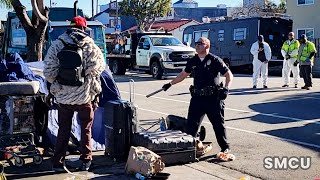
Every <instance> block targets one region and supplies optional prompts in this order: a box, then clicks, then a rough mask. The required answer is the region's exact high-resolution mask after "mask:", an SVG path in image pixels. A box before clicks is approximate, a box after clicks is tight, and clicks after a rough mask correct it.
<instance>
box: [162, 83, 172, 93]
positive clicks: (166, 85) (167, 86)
mask: <svg viewBox="0 0 320 180" xmlns="http://www.w3.org/2000/svg"><path fill="white" fill-rule="evenodd" d="M171 86H172V85H171V84H170V83H167V84H164V85H163V86H162V89H163V90H164V91H167V90H168V89H169V88H170V87H171Z"/></svg>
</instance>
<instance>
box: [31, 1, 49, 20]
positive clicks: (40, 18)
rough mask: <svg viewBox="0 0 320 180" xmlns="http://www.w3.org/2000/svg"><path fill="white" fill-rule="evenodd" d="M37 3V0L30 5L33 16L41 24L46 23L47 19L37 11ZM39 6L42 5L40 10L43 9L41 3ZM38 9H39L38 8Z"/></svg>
mask: <svg viewBox="0 0 320 180" xmlns="http://www.w3.org/2000/svg"><path fill="white" fill-rule="evenodd" d="M37 1H39V0H31V5H32V9H33V11H34V14H35V15H36V16H37V18H39V20H40V21H41V22H48V18H47V17H45V16H44V15H43V14H41V12H40V10H39V8H38V5H39V4H37ZM40 1H42V0H40ZM40 4H42V9H43V8H44V7H43V2H42V3H40ZM40 9H41V7H40ZM43 11H44V10H43Z"/></svg>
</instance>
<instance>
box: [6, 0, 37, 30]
mask: <svg viewBox="0 0 320 180" xmlns="http://www.w3.org/2000/svg"><path fill="white" fill-rule="evenodd" d="M11 3H12V6H13V9H14V11H15V12H16V14H17V16H18V18H19V20H20V22H21V24H22V26H23V27H24V29H25V30H26V31H28V30H29V29H31V28H33V26H32V23H31V20H30V18H29V16H28V14H27V11H26V7H24V6H23V5H22V4H21V2H20V0H12V1H11Z"/></svg>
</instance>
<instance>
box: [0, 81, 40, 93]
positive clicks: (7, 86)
mask: <svg viewBox="0 0 320 180" xmlns="http://www.w3.org/2000/svg"><path fill="white" fill-rule="evenodd" d="M39 88H40V83H39V81H25V82H0V95H34V94H37V93H38V91H39Z"/></svg>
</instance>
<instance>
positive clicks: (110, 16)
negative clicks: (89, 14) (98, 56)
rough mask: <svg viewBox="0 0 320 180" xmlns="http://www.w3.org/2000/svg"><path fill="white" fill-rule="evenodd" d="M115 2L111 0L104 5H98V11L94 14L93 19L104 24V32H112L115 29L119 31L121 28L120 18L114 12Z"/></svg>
mask: <svg viewBox="0 0 320 180" xmlns="http://www.w3.org/2000/svg"><path fill="white" fill-rule="evenodd" d="M115 3H116V2H111V3H109V4H106V5H101V6H100V12H99V13H98V14H96V15H95V16H94V17H93V18H94V20H97V21H100V22H101V23H102V24H103V25H105V26H106V28H105V33H114V32H116V31H118V32H121V30H122V29H123V28H122V26H121V18H120V16H118V18H117V14H116V8H117V7H118V8H119V6H117V5H116V4H115Z"/></svg>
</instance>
